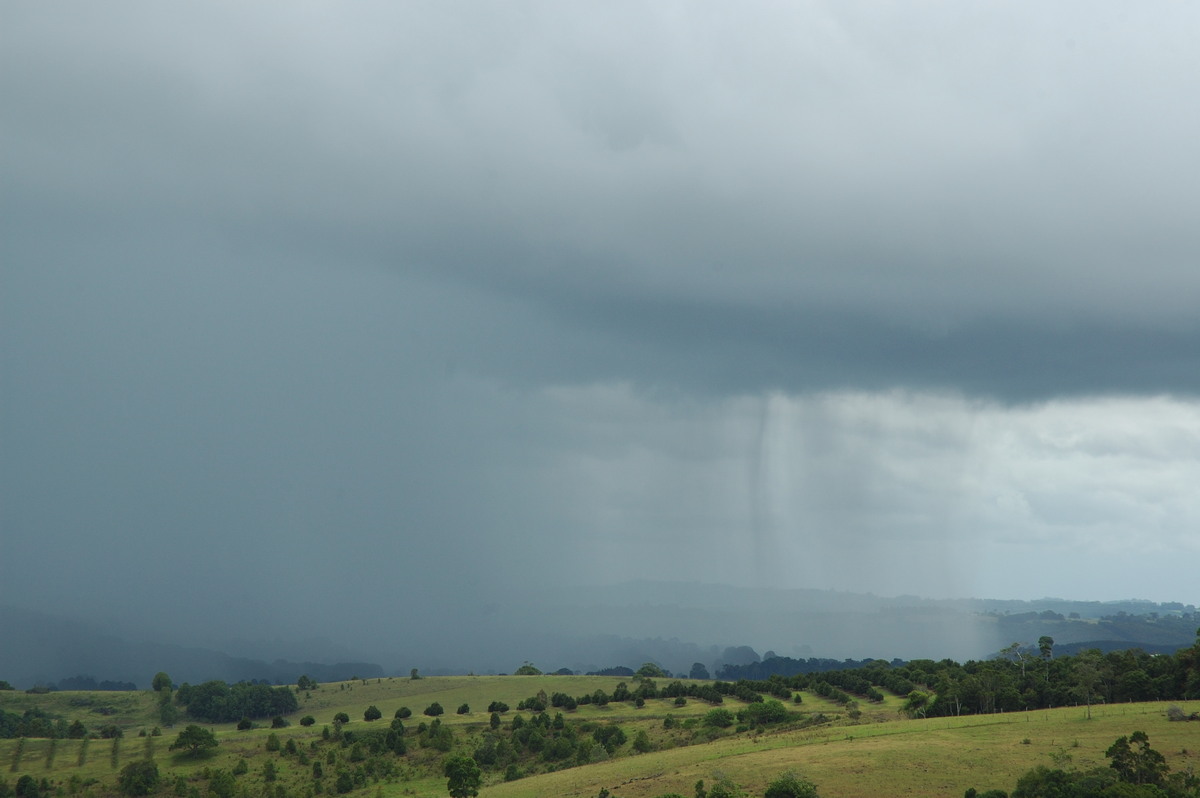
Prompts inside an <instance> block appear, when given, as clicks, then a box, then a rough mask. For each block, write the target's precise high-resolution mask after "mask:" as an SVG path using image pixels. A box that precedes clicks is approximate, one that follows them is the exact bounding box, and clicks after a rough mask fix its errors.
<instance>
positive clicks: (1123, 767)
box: [1104, 731, 1167, 784]
mask: <svg viewBox="0 0 1200 798" xmlns="http://www.w3.org/2000/svg"><path fill="white" fill-rule="evenodd" d="M1130 743H1133V745H1136V746H1137V748H1136V749H1135V748H1134V747H1133V745H1130ZM1104 755H1105V756H1106V757H1108V758H1109V759H1111V760H1112V761H1111V762H1110V763H1109V767H1111V768H1112V769H1113V770H1115V771H1117V776H1118V777H1119V778H1120V779H1121V781H1125V782H1129V783H1130V784H1161V783H1162V780H1163V777H1164V776H1165V775H1166V773H1167V761H1166V760H1165V759H1164V758H1163V755H1162V754H1160V753H1159V752H1158V751H1155V750H1154V749H1153V748H1151V747H1150V738H1149V737H1147V736H1146V733H1145V732H1144V731H1135V732H1134V733H1133V734H1131V735H1129V736H1128V737H1118V738H1117V740H1116V742H1114V743H1113V744H1112V745H1111V746H1110V747H1109V749H1108V750H1107V751H1105V752H1104Z"/></svg>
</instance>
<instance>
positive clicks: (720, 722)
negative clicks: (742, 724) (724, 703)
mask: <svg viewBox="0 0 1200 798" xmlns="http://www.w3.org/2000/svg"><path fill="white" fill-rule="evenodd" d="M704 725H705V726H715V727H717V728H719V729H727V728H729V727H730V726H732V725H733V713H732V712H730V711H729V710H728V709H722V708H719V707H718V708H717V709H710V710H709V711H708V712H706V713H704Z"/></svg>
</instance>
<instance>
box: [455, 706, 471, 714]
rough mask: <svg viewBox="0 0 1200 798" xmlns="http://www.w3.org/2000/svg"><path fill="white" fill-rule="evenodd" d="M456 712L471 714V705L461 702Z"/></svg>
mask: <svg viewBox="0 0 1200 798" xmlns="http://www.w3.org/2000/svg"><path fill="white" fill-rule="evenodd" d="M457 713H458V714H459V715H469V714H471V707H470V706H469V705H467V704H462V705H460V706H459V708H458V710H457Z"/></svg>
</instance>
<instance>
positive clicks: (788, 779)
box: [763, 771, 819, 798]
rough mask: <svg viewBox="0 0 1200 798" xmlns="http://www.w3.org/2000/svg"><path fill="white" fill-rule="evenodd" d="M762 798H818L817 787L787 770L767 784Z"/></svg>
mask: <svg viewBox="0 0 1200 798" xmlns="http://www.w3.org/2000/svg"><path fill="white" fill-rule="evenodd" d="M763 798H819V796H818V795H817V787H816V785H815V784H813V783H812V782H810V781H805V780H804V779H802V778H800V777H799V776H797V775H796V774H795V773H792V772H791V771H788V772H787V773H784V774H783V775H782V776H780V777H779V778H777V779H775V780H774V781H773V782H771V783H770V784H768V785H767V791H766V792H764V793H763Z"/></svg>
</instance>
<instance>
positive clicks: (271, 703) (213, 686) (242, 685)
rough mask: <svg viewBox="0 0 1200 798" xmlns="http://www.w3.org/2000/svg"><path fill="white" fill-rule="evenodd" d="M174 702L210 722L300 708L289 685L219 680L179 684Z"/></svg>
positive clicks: (263, 716)
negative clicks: (277, 685) (193, 684)
mask: <svg viewBox="0 0 1200 798" xmlns="http://www.w3.org/2000/svg"><path fill="white" fill-rule="evenodd" d="M175 702H176V703H177V704H179V705H180V706H183V707H186V708H187V714H188V715H190V716H191V717H193V718H195V719H197V720H204V721H208V722H209V723H229V722H232V721H236V720H240V719H241V718H270V717H275V716H276V715H287V714H288V713H291V712H295V711H296V710H297V709H299V708H300V705H299V702H298V701H297V700H296V694H295V692H293V690H292V689H291V688H290V687H271V686H270V685H266V684H250V683H249V682H238V683H237V684H234V685H229V684H226V683H225V682H221V681H210V682H204V683H203V684H198V685H196V686H194V687H193V686H192V685H189V684H186V683H185V684H183V685H180V687H179V690H177V691H176V693H175Z"/></svg>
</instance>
